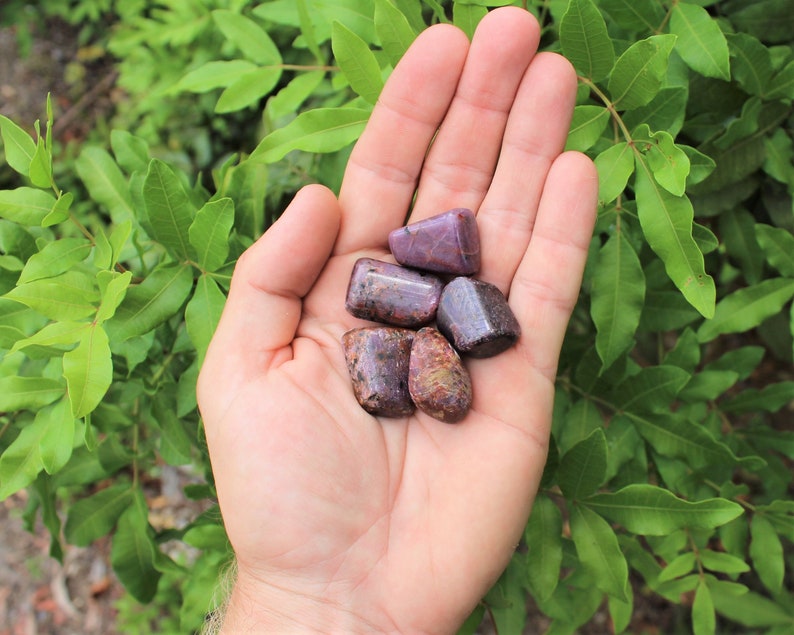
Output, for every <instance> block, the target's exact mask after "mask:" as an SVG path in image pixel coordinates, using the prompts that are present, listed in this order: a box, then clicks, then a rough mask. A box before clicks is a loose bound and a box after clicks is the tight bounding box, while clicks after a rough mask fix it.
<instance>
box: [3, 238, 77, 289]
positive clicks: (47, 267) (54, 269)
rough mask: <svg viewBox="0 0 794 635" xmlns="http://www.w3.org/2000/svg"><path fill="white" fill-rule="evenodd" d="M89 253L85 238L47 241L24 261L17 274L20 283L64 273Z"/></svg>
mask: <svg viewBox="0 0 794 635" xmlns="http://www.w3.org/2000/svg"><path fill="white" fill-rule="evenodd" d="M89 253H91V243H90V242H88V240H86V239H85V238H61V239H60V240H55V241H53V242H50V243H47V244H46V245H45V246H44V248H43V249H42V250H41V251H40V252H39V253H37V254H34V255H32V256H31V257H30V258H29V259H28V261H27V262H26V263H25V268H24V269H23V270H22V273H21V274H20V276H19V282H20V284H24V283H26V282H32V281H33V280H39V279H42V278H51V277H53V276H58V275H60V274H62V273H65V272H66V271H68V270H69V269H71V268H72V267H73V266H74V265H76V264H77V263H78V262H82V261H83V260H85V259H86V258H87V257H88V254H89Z"/></svg>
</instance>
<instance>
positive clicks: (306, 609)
mask: <svg viewBox="0 0 794 635" xmlns="http://www.w3.org/2000/svg"><path fill="white" fill-rule="evenodd" d="M366 632H384V629H383V628H381V627H378V626H376V625H374V624H371V623H369V622H368V621H367V620H366V619H364V618H363V617H362V616H360V615H358V614H357V613H356V612H355V611H354V610H352V608H351V607H348V606H345V605H343V604H342V603H339V602H336V601H334V600H331V599H328V598H325V597H321V596H317V595H314V594H311V593H304V592H300V591H295V590H293V589H290V588H287V587H284V586H280V585H279V584H277V583H274V582H272V581H264V580H261V579H258V578H253V577H250V576H246V575H243V574H242V573H240V574H238V578H237V581H236V582H235V584H234V587H233V589H232V592H231V595H230V596H229V600H228V602H227V604H226V608H225V612H224V616H223V621H222V624H221V627H220V631H219V633H220V635H231V634H233V633H366Z"/></svg>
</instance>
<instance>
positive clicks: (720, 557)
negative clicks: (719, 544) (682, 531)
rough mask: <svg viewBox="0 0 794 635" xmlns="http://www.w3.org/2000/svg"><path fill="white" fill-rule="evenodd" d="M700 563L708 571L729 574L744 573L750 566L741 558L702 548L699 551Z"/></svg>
mask: <svg viewBox="0 0 794 635" xmlns="http://www.w3.org/2000/svg"><path fill="white" fill-rule="evenodd" d="M700 563H701V564H702V565H703V566H704V567H705V568H706V569H708V570H709V571H717V572H719V573H727V574H729V575H733V574H738V573H746V572H747V571H749V570H750V566H749V565H748V564H747V563H746V562H745V561H744V560H742V559H741V558H738V557H736V556H733V555H731V554H729V553H725V552H723V551H712V550H711V549H703V550H701V551H700Z"/></svg>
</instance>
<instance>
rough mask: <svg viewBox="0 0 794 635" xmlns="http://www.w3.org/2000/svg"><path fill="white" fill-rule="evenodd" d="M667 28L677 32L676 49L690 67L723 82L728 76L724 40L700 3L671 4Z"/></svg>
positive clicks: (728, 68) (728, 60)
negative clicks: (697, 4)
mask: <svg viewBox="0 0 794 635" xmlns="http://www.w3.org/2000/svg"><path fill="white" fill-rule="evenodd" d="M670 32H671V33H672V34H674V35H677V36H678V41H677V42H676V45H675V48H676V52H677V53H678V54H679V55H680V56H681V57H682V58H683V60H684V62H686V64H687V66H689V67H690V68H691V69H692V70H694V71H695V72H697V73H700V74H701V75H705V76H706V77H716V78H717V79H723V80H725V81H726V82H727V81H729V80H730V79H731V69H730V59H729V55H728V42H727V40H726V39H725V35H724V34H723V32H722V31H721V30H720V27H719V26H718V25H717V22H716V21H715V20H713V19H712V18H711V16H710V15H709V14H708V12H707V11H706V10H705V9H704V8H703V7H698V6H696V5H694V4H688V3H686V2H677V3H676V4H674V5H673V7H672V15H671V16H670Z"/></svg>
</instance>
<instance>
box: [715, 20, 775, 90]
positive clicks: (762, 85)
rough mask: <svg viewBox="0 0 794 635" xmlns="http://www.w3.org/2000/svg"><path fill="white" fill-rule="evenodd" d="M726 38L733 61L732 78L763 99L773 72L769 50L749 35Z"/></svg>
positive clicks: (738, 34) (743, 34) (732, 34)
mask: <svg viewBox="0 0 794 635" xmlns="http://www.w3.org/2000/svg"><path fill="white" fill-rule="evenodd" d="M726 37H727V40H728V48H729V51H730V55H731V59H732V63H731V76H732V77H733V79H734V80H735V81H737V82H738V83H739V85H740V86H741V87H742V88H743V89H744V90H745V91H746V92H748V93H749V94H751V95H757V96H758V97H763V96H764V93H765V92H766V90H767V86H768V85H769V80H770V79H771V78H772V72H773V68H772V57H771V56H770V54H769V49H768V48H766V47H765V46H764V45H763V44H761V42H759V41H758V39H757V38H754V37H753V36H752V35H748V34H747V33H731V34H729V35H727V36H726Z"/></svg>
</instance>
